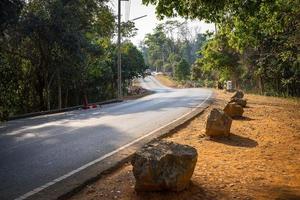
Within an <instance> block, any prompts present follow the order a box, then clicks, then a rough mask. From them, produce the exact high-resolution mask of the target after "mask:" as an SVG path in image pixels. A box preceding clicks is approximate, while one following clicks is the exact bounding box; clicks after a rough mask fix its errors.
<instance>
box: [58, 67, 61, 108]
mask: <svg viewBox="0 0 300 200" xmlns="http://www.w3.org/2000/svg"><path fill="white" fill-rule="evenodd" d="M57 81H58V109H61V107H62V106H61V105H62V101H61V78H60V71H59V70H58V72H57Z"/></svg>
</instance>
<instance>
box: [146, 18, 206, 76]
mask: <svg viewBox="0 0 300 200" xmlns="http://www.w3.org/2000/svg"><path fill="white" fill-rule="evenodd" d="M188 31H189V29H188V28H187V27H186V22H183V23H180V22H178V21H166V22H165V23H163V24H159V25H158V26H157V27H156V28H155V29H154V31H153V33H152V34H147V35H146V37H145V39H144V43H143V44H142V45H141V49H142V51H143V56H144V59H145V62H146V63H147V64H148V65H149V66H150V68H152V69H153V70H157V71H163V72H167V73H170V74H174V72H175V66H176V65H178V63H179V62H180V60H181V58H184V59H185V60H186V61H187V62H188V64H189V65H191V64H192V63H193V62H194V61H195V60H196V58H197V54H196V52H197V51H198V50H199V49H200V48H201V47H202V46H203V45H204V44H205V41H206V39H207V37H206V36H205V35H204V34H197V35H196V36H195V37H194V38H190V35H191V34H190V33H189V32H188Z"/></svg>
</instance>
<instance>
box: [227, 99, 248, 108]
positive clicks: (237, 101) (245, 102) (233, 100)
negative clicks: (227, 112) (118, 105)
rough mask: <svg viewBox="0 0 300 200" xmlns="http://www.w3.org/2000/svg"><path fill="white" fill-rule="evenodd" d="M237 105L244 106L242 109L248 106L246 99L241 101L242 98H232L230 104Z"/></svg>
mask: <svg viewBox="0 0 300 200" xmlns="http://www.w3.org/2000/svg"><path fill="white" fill-rule="evenodd" d="M234 102H235V103H237V104H239V105H240V106H242V107H246V105H247V100H246V99H240V98H236V97H235V98H232V99H231V100H230V101H229V103H234Z"/></svg>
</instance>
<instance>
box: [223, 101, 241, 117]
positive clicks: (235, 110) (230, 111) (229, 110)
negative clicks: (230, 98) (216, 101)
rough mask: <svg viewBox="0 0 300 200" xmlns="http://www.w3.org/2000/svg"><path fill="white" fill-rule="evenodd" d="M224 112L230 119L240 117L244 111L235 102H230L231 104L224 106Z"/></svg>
mask: <svg viewBox="0 0 300 200" xmlns="http://www.w3.org/2000/svg"><path fill="white" fill-rule="evenodd" d="M224 112H225V113H226V114H227V115H229V116H230V117H242V116H243V113H244V109H243V107H242V106H240V105H239V104H237V103H236V102H232V103H228V104H227V105H226V106H225V108H224Z"/></svg>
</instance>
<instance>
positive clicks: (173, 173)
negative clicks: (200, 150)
mask: <svg viewBox="0 0 300 200" xmlns="http://www.w3.org/2000/svg"><path fill="white" fill-rule="evenodd" d="M197 157H198V154H197V150H196V149H195V148H193V147H190V146H187V145H181V144H177V143H174V142H168V141H164V140H162V141H159V142H155V143H152V144H150V145H147V146H145V147H143V148H142V149H141V150H139V151H137V152H136V153H135V154H134V156H133V158H132V161H131V164H132V165H133V174H134V177H135V179H136V183H135V190H136V191H161V190H171V191H181V190H184V189H186V188H187V187H188V186H189V183H190V178H191V177H192V175H193V172H194V169H195V165H196V162H197Z"/></svg>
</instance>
